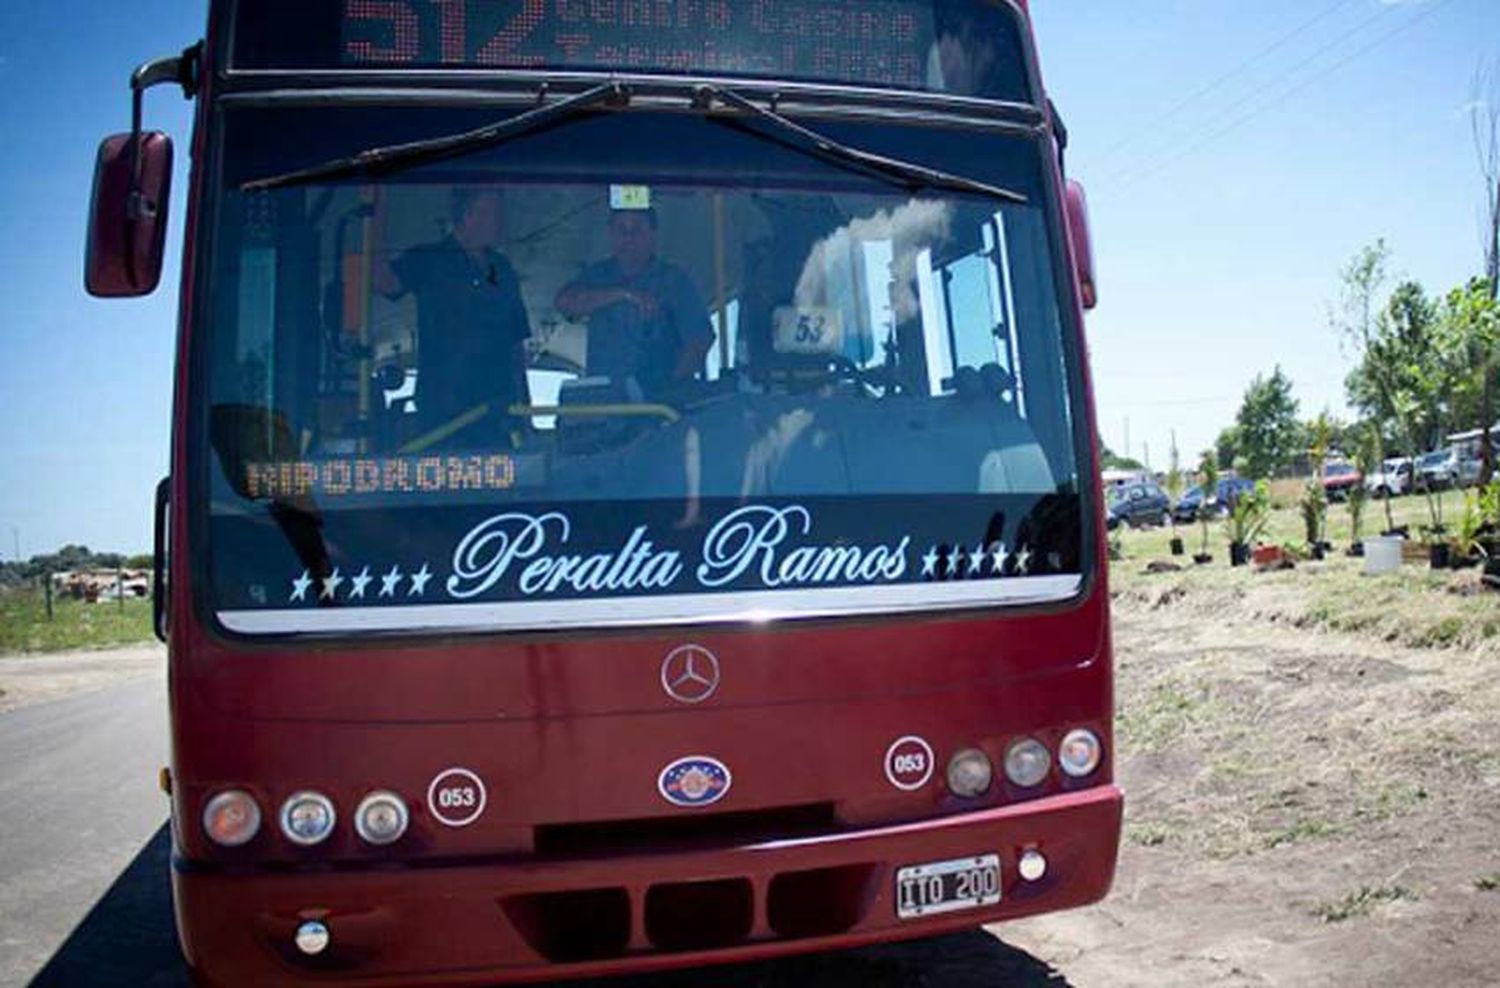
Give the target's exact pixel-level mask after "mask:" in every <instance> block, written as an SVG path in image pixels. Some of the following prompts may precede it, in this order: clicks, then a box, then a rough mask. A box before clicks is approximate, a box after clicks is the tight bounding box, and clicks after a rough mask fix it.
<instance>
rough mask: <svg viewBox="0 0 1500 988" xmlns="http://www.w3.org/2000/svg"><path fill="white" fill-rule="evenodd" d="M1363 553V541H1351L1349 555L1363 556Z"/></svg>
mask: <svg viewBox="0 0 1500 988" xmlns="http://www.w3.org/2000/svg"><path fill="white" fill-rule="evenodd" d="M1364 554H1365V544H1364V543H1363V542H1355V543H1353V544H1352V545H1350V546H1349V555H1351V556H1363V555H1364Z"/></svg>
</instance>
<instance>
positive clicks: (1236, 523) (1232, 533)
mask: <svg viewBox="0 0 1500 988" xmlns="http://www.w3.org/2000/svg"><path fill="white" fill-rule="evenodd" d="M1270 508H1271V488H1270V486H1269V485H1267V484H1266V482H1265V481H1264V480H1257V481H1256V482H1255V489H1254V490H1249V491H1246V492H1245V493H1243V494H1241V495H1240V496H1239V500H1237V501H1235V502H1234V508H1233V509H1232V510H1231V511H1230V512H1229V518H1228V519H1227V520H1226V521H1225V524H1226V526H1227V527H1228V529H1229V564H1230V565H1231V566H1244V565H1245V564H1246V563H1248V562H1250V543H1251V542H1253V541H1254V540H1255V539H1256V538H1258V537H1259V536H1260V534H1261V532H1263V531H1265V528H1266V524H1267V523H1268V522H1269V521H1270V520H1271V510H1270Z"/></svg>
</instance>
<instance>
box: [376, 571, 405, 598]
mask: <svg viewBox="0 0 1500 988" xmlns="http://www.w3.org/2000/svg"><path fill="white" fill-rule="evenodd" d="M400 583H401V567H400V566H392V567H391V571H390V572H389V573H387V574H385V575H384V576H382V577H381V578H380V596H382V597H394V596H396V587H397V585H398V584H400Z"/></svg>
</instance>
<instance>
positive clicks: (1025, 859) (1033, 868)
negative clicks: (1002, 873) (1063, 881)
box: [1016, 847, 1047, 882]
mask: <svg viewBox="0 0 1500 988" xmlns="http://www.w3.org/2000/svg"><path fill="white" fill-rule="evenodd" d="M1016 871H1018V872H1020V873H1021V877H1022V878H1024V879H1026V880H1027V881H1028V882H1035V881H1037V880H1039V879H1040V878H1041V877H1042V876H1043V875H1045V874H1047V859H1046V858H1045V857H1043V856H1042V852H1041V851H1038V850H1037V849H1036V848H1034V847H1033V848H1030V849H1029V850H1026V851H1023V852H1022V853H1021V860H1020V861H1019V862H1017V864H1016Z"/></svg>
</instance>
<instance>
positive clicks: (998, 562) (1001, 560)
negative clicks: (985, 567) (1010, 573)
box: [990, 542, 1010, 576]
mask: <svg viewBox="0 0 1500 988" xmlns="http://www.w3.org/2000/svg"><path fill="white" fill-rule="evenodd" d="M1009 558H1010V552H1009V551H1008V550H1007V549H1006V548H1005V543H1004V542H996V543H995V547H994V548H993V549H991V550H990V562H991V563H993V564H994V567H995V575H996V576H1001V575H1003V574H1004V573H1005V561H1006V560H1007V559H1009Z"/></svg>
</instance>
